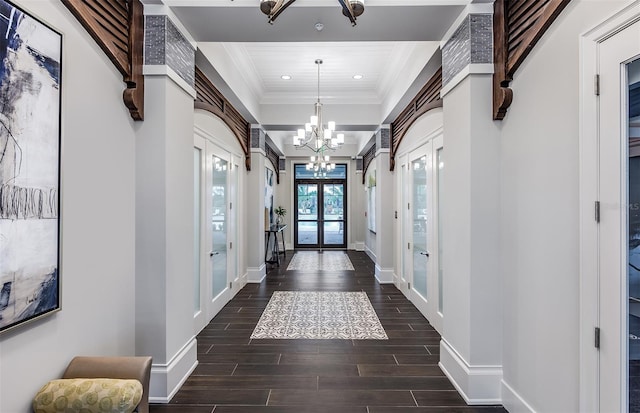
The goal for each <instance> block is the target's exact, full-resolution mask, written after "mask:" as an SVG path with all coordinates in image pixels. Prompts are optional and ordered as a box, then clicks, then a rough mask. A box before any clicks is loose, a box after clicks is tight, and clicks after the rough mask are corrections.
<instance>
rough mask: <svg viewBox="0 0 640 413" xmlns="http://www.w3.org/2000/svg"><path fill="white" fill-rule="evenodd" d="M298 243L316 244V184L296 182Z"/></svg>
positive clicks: (305, 244)
mask: <svg viewBox="0 0 640 413" xmlns="http://www.w3.org/2000/svg"><path fill="white" fill-rule="evenodd" d="M297 187H298V188H297V195H298V196H297V199H298V209H297V211H296V212H297V218H298V228H297V236H298V244H299V245H304V246H314V245H318V184H298V185H297Z"/></svg>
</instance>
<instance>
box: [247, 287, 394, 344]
mask: <svg viewBox="0 0 640 413" xmlns="http://www.w3.org/2000/svg"><path fill="white" fill-rule="evenodd" d="M251 338H252V339H260V338H276V339H292V338H300V339H305V338H306V339H345V340H351V339H359V340H368V339H370V340H387V333H385V332H384V328H382V324H380V320H379V319H378V316H377V315H376V312H375V310H374V309H373V306H372V305H371V302H370V301H369V298H368V297H367V294H366V293H364V292H307V291H276V292H274V293H273V296H272V297H271V300H269V303H268V304H267V308H266V309H265V310H264V312H263V313H262V317H260V321H258V325H257V326H256V328H255V330H253V334H251Z"/></svg>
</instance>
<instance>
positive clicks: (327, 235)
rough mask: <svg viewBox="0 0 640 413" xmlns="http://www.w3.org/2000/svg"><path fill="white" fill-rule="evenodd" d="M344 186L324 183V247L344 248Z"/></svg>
mask: <svg viewBox="0 0 640 413" xmlns="http://www.w3.org/2000/svg"><path fill="white" fill-rule="evenodd" d="M344 187H345V185H344V184H333V183H323V184H322V188H323V189H322V195H323V202H322V205H323V217H324V228H323V245H326V246H329V247H331V246H343V245H345V244H346V241H345V236H344Z"/></svg>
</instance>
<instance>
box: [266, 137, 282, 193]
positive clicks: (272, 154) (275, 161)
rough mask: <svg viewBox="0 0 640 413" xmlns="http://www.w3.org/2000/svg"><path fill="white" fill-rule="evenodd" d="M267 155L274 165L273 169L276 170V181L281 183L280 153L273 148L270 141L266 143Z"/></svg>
mask: <svg viewBox="0 0 640 413" xmlns="http://www.w3.org/2000/svg"><path fill="white" fill-rule="evenodd" d="M265 155H266V156H267V159H269V161H271V164H272V165H273V169H274V170H275V171H276V183H277V184H278V185H279V184H280V167H279V165H278V164H279V163H280V155H278V153H277V152H276V151H275V150H273V148H271V145H270V144H269V143H266V144H265Z"/></svg>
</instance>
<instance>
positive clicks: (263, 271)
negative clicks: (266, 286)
mask: <svg viewBox="0 0 640 413" xmlns="http://www.w3.org/2000/svg"><path fill="white" fill-rule="evenodd" d="M266 276H267V265H266V264H262V265H261V266H260V267H258V268H255V267H249V268H247V282H248V283H258V284H260V283H261V282H262V281H263V280H264V279H265V277H266Z"/></svg>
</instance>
